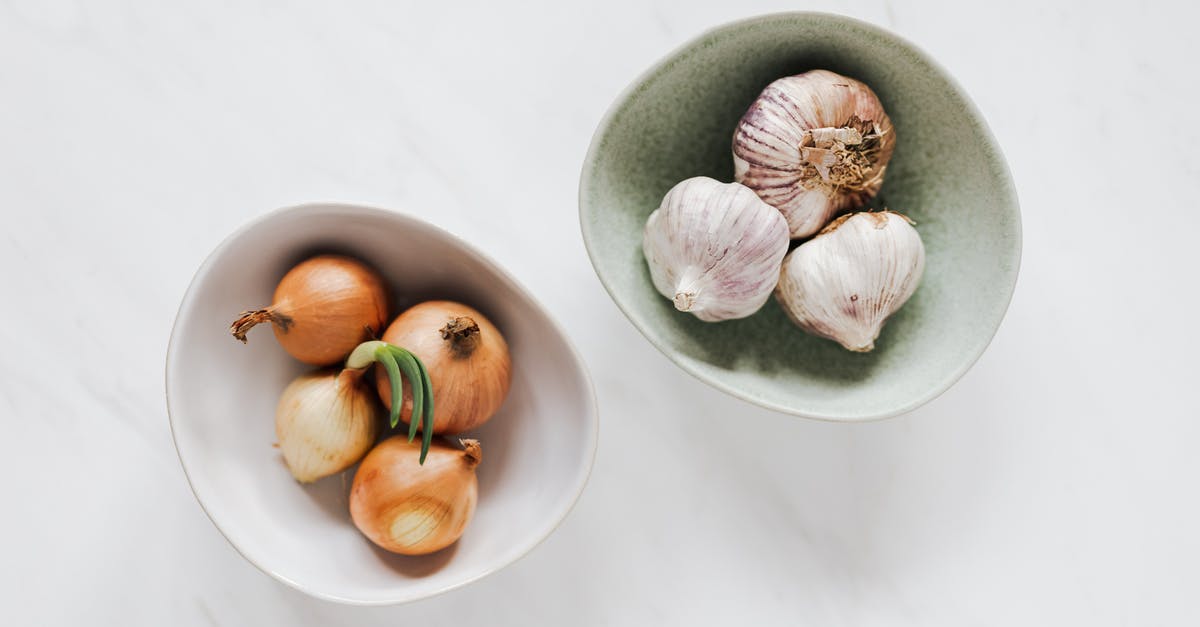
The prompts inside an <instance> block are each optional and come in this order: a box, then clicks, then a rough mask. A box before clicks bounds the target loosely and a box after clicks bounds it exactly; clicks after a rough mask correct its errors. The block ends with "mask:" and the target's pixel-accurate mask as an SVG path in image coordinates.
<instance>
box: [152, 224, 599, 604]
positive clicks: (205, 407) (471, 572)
mask: <svg viewBox="0 0 1200 627" xmlns="http://www.w3.org/2000/svg"><path fill="white" fill-rule="evenodd" d="M317 252H342V253H346V254H352V255H354V256H356V257H358V258H360V259H363V260H364V261H366V262H368V263H369V264H371V265H372V266H374V267H375V268H377V269H378V270H379V271H380V272H381V273H382V274H383V275H384V277H385V279H386V280H387V281H388V284H389V285H390V286H391V287H392V289H393V290H394V291H393V294H392V303H393V306H392V311H393V314H392V315H393V316H394V315H395V313H397V312H399V311H402V310H403V308H405V307H406V306H408V305H411V304H414V303H416V302H419V301H422V300H426V299H429V298H451V299H455V300H459V301H462V302H464V303H467V304H469V305H471V306H473V307H475V308H477V309H479V310H480V311H482V312H483V313H485V314H486V315H487V316H488V317H489V318H490V319H491V320H492V321H493V322H494V323H495V324H496V325H497V326H498V327H499V328H500V329H501V330H502V331H503V332H504V334H505V337H506V339H507V340H508V343H509V346H510V350H511V352H512V361H513V381H512V388H511V391H510V393H509V396H508V397H507V399H506V400H505V402H504V404H503V406H502V407H501V409H500V411H499V413H498V414H497V415H496V416H495V417H493V418H492V419H491V420H490V421H489V422H488V423H487V424H485V425H483V426H482V427H481V428H479V429H478V430H476V431H474V432H472V433H471V434H470V435H471V436H472V437H475V438H478V439H479V440H480V442H481V443H482V445H483V462H482V463H481V464H480V466H479V470H478V477H479V495H480V496H479V504H478V509H477V510H476V513H475V517H474V519H473V520H472V521H471V523H470V526H469V527H468V528H467V530H466V533H465V534H464V535H463V537H462V538H461V539H460V540H459V542H458V543H456V544H455V545H453V546H451V547H450V548H448V549H445V550H443V551H441V552H438V553H435V554H432V555H429V556H425V557H405V556H400V555H393V554H391V553H388V552H386V551H383V550H382V549H378V548H376V547H375V546H374V545H373V544H371V543H370V542H369V541H367V539H366V538H365V537H364V536H362V535H360V534H359V532H358V530H357V529H356V528H355V527H354V525H353V523H352V522H351V520H350V515H349V512H348V509H347V507H348V506H347V495H348V492H349V485H350V482H351V480H352V478H353V469H351V470H348V471H346V472H344V473H342V474H341V475H337V476H333V477H328V478H325V479H322V480H320V481H318V482H316V483H315V484H312V485H310V486H302V485H300V484H298V483H297V482H296V481H294V480H293V479H292V477H291V475H290V474H289V473H288V470H287V468H286V467H285V466H284V464H283V461H282V458H281V456H280V454H279V452H278V451H277V450H276V449H274V448H272V443H274V442H275V432H274V415H275V405H276V402H277V401H278V398H279V394H280V392H281V391H282V390H283V388H284V386H285V385H286V384H287V383H288V381H290V380H291V379H292V378H293V377H295V376H296V375H298V374H300V373H301V372H304V371H306V370H307V367H305V366H304V365H302V364H300V363H298V362H296V361H295V360H293V359H292V358H290V357H289V356H288V355H287V354H286V353H285V352H284V351H283V349H281V348H280V347H279V345H278V344H277V343H276V342H275V339H274V336H273V334H272V333H271V332H270V331H269V330H268V329H266V328H264V329H254V330H253V331H251V332H250V334H249V343H248V344H246V345H242V344H241V343H239V342H237V341H236V340H234V339H233V338H232V337H230V335H229V331H228V328H229V323H230V321H231V320H232V319H233V317H234V316H236V314H237V313H238V312H239V311H242V310H244V309H247V308H253V307H258V306H262V305H263V304H267V303H270V301H271V295H272V292H273V290H274V287H275V284H276V283H277V282H278V281H279V279H280V277H282V276H283V274H284V273H285V272H286V271H287V270H288V269H289V268H290V267H291V266H292V265H294V264H295V263H297V262H299V261H301V260H302V259H304V258H306V257H308V256H309V255H311V254H314V253H317ZM166 387H167V405H168V409H169V412H170V419H171V431H172V433H173V435H174V438H175V446H176V448H177V449H178V451H179V460H180V462H181V463H182V464H183V469H184V471H185V472H186V474H187V478H188V481H189V482H190V483H191V487H192V491H193V492H195V494H196V499H197V500H199V502H200V504H201V506H202V507H203V508H204V511H206V512H207V513H208V516H209V517H210V518H211V519H212V521H213V524H215V525H216V526H217V528H218V529H220V531H221V533H223V534H224V535H225V537H226V538H228V539H229V542H230V543H231V544H232V545H233V546H234V548H236V549H237V550H238V552H239V553H241V554H242V555H243V556H244V557H245V558H246V559H247V560H249V561H250V562H252V563H253V564H254V565H255V566H257V567H259V568H260V569H262V570H263V571H264V572H266V573H268V574H270V575H271V576H273V577H275V578H276V579H279V580H280V581H282V582H284V583H286V584H288V585H291V586H294V587H295V588H298V589H300V590H302V591H304V592H307V593H309V594H312V595H314V596H317V597H321V598H325V599H329V600H334V601H341V602H346V603H356V604H390V603H401V602H405V601H412V600H415V599H419V598H422V597H427V596H430V595H433V594H436V593H439V592H443V591H446V590H450V589H452V588H455V587H458V586H462V585H464V584H466V583H469V582H472V581H474V580H477V579H479V578H480V577H483V576H484V575H487V574H489V573H492V572H495V571H496V570H498V569H500V568H503V567H504V566H506V565H507V564H510V563H512V562H513V561H515V560H516V559H518V558H519V557H521V556H522V555H524V554H525V553H526V552H527V551H529V550H530V549H532V548H533V547H534V546H535V545H536V544H537V543H538V542H540V541H541V540H542V539H544V538H545V537H546V536H547V535H549V534H550V533H551V532H552V531H553V530H554V528H555V527H556V526H557V525H558V524H559V522H560V521H561V520H562V519H563V518H564V517H565V516H566V514H567V512H568V511H569V510H570V509H571V506H572V505H573V504H574V503H575V500H576V498H577V497H578V496H579V494H580V492H581V491H582V490H583V486H584V483H585V482H586V481H587V477H588V473H589V471H590V469H591V465H592V459H593V457H594V455H595V449H596V432H597V414H596V404H595V400H594V396H593V392H592V387H591V382H590V380H589V378H588V374H587V371H586V369H585V367H584V365H583V363H582V362H581V361H580V358H579V356H578V355H577V354H576V352H575V351H574V350H573V349H572V347H571V344H570V343H569V342H568V341H567V338H566V337H565V336H564V335H563V332H562V330H561V329H560V328H559V327H558V325H557V324H555V322H554V321H553V320H551V318H550V317H549V316H548V315H547V314H546V312H545V311H544V310H543V309H542V308H541V307H540V306H539V305H538V303H537V302H536V301H535V300H534V299H533V298H532V297H531V296H530V295H529V294H528V293H527V292H525V290H524V289H522V288H521V287H520V286H519V285H517V283H516V282H515V281H514V280H513V279H512V278H511V277H510V276H509V275H508V274H506V273H505V272H504V271H503V270H502V269H500V268H499V267H498V266H496V264H495V263H493V262H491V261H489V260H488V259H487V258H486V257H484V256H483V255H481V254H480V253H479V252H477V251H476V250H474V249H473V248H471V246H469V245H468V244H466V243H465V242H463V241H461V240H459V239H457V238H455V237H454V236H452V235H450V234H448V233H446V232H444V231H442V230H440V229H438V228H436V227H433V226H431V225H429V224H427V223H425V222H422V221H420V220H418V219H415V218H411V217H407V216H404V215H401V214H397V213H393V212H389V211H383V210H379V209H370V208H366V207H357V206H350V205H338V204H314V205H305V206H300V207H294V208H290V209H284V210H280V211H277V212H274V213H271V214H268V215H267V216H265V217H263V218H261V219H259V220H256V221H255V222H253V223H251V224H249V225H247V226H245V227H243V228H242V229H240V230H238V231H237V232H235V233H234V234H232V235H230V236H229V237H228V238H227V239H226V240H225V241H224V242H223V243H222V244H221V245H220V246H218V247H217V249H216V250H215V251H213V253H212V254H211V255H210V256H209V257H208V259H207V260H206V261H205V262H204V264H203V265H202V266H201V267H200V270H199V271H198V272H197V273H196V276H195V278H194V279H193V281H192V285H191V287H190V288H189V289H188V291H187V295H186V296H184V299H183V304H182V305H181V306H180V308H179V315H178V318H177V319H176V321H175V328H174V330H173V332H172V334H171V344H170V348H169V349H168V352H167V368H166Z"/></svg>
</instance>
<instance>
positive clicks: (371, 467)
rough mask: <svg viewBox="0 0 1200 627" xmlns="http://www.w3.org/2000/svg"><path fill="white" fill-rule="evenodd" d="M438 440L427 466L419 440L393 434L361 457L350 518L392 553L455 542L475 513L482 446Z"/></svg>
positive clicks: (428, 550) (422, 552)
mask: <svg viewBox="0 0 1200 627" xmlns="http://www.w3.org/2000/svg"><path fill="white" fill-rule="evenodd" d="M461 443H462V445H463V448H462V449H458V448H454V447H452V446H449V445H447V444H446V443H445V442H442V441H440V440H434V442H433V445H432V446H431V448H430V449H429V456H428V458H427V459H426V460H425V463H424V464H423V465H421V464H419V463H418V462H417V452H418V451H419V450H420V444H419V443H417V442H408V441H407V440H406V439H405V438H403V437H401V436H394V437H391V438H388V439H387V440H384V441H383V442H380V443H379V445H378V446H376V447H375V448H374V449H372V450H371V452H370V453H368V454H367V456H366V457H365V458H363V460H362V464H360V465H359V467H358V472H356V473H355V475H354V484H353V486H352V487H351V488H350V517H351V518H352V519H353V520H354V525H355V526H356V527H358V529H359V531H361V532H362V533H363V535H365V536H367V538H368V539H370V540H371V541H372V542H374V543H375V544H377V545H379V546H380V547H381V548H384V549H386V550H388V551H392V552H393V553H400V554H403V555H425V554H428V553H433V552H435V551H440V550H441V549H444V548H446V547H448V546H450V545H451V544H454V542H456V541H457V540H458V539H459V538H460V537H461V536H462V534H463V531H465V530H466V528H467V524H468V523H469V522H470V521H471V517H472V516H474V514H475V505H476V502H477V501H478V498H479V482H478V479H476V477H475V467H476V466H478V465H479V462H480V460H481V459H482V449H481V448H480V446H479V442H477V441H475V440H462V441H461Z"/></svg>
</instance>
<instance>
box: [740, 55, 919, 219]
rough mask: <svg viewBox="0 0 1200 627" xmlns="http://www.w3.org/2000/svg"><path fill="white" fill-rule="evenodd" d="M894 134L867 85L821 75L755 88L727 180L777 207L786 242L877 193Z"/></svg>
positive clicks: (825, 72)
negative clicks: (788, 235)
mask: <svg viewBox="0 0 1200 627" xmlns="http://www.w3.org/2000/svg"><path fill="white" fill-rule="evenodd" d="M895 145H896V134H895V132H894V130H893V129H892V121H891V120H890V119H889V118H888V116H887V114H886V113H884V111H883V104H882V103H880V102H879V98H878V97H877V96H876V95H875V92H873V91H871V88H870V87H867V86H866V85H865V84H863V83H861V82H859V81H856V80H854V79H852V78H847V77H845V76H842V75H840V74H835V73H833V72H830V71H828V70H813V71H811V72H805V73H804V74H800V75H798V76H789V77H787V78H781V79H779V80H777V81H775V82H773V83H771V84H770V85H767V88H766V89H765V90H763V92H762V95H760V96H759V97H758V99H757V100H755V101H754V104H752V105H751V106H750V109H749V110H748V111H746V114H745V115H744V116H742V119H741V121H740V122H738V125H737V130H735V131H734V134H733V163H734V178H735V179H736V180H737V181H738V182H739V183H741V184H743V185H745V186H747V187H749V188H750V189H752V190H754V191H755V192H756V193H757V194H758V195H759V196H761V197H762V199H763V200H765V201H766V202H767V204H769V205H771V206H773V207H776V208H778V209H779V210H780V211H781V212H783V215H784V217H785V218H787V222H788V227H789V228H790V229H791V233H792V237H797V238H799V237H808V236H809V235H812V234H813V233H816V232H817V231H818V230H820V229H821V227H823V226H825V224H826V223H828V222H829V220H830V218H832V217H833V216H834V215H835V214H837V213H838V212H841V211H846V210H850V209H857V208H859V207H862V206H863V205H865V204H866V203H867V201H868V200H870V199H871V198H872V197H874V196H875V194H876V193H878V192H879V187H880V186H881V185H883V173H884V170H886V169H887V163H888V161H889V160H890V159H891V158H892V150H893V149H894V148H895Z"/></svg>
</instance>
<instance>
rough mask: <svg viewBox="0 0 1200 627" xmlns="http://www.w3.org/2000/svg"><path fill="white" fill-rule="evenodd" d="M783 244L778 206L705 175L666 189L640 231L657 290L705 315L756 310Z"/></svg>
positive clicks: (775, 275) (723, 316)
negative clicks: (657, 205)
mask: <svg viewBox="0 0 1200 627" xmlns="http://www.w3.org/2000/svg"><path fill="white" fill-rule="evenodd" d="M787 249H788V227H787V222H786V221H785V220H784V219H783V216H782V215H780V213H779V212H778V211H776V210H775V209H774V208H773V207H771V206H770V205H768V204H766V203H764V202H763V201H762V200H761V199H759V197H758V196H757V195H755V193H754V192H753V191H751V190H750V189H748V188H746V187H745V186H743V185H740V184H738V183H721V182H719V181H716V180H713V179H710V178H708V177H704V176H698V177H694V178H690V179H687V180H685V181H683V182H681V183H679V184H677V185H676V186H675V187H673V188H671V191H669V192H667V195H666V196H664V197H663V200H662V204H661V205H660V206H659V208H658V209H657V210H655V211H654V212H653V213H651V214H650V217H649V219H647V220H646V228H645V231H644V232H643V237H642V252H643V253H644V254H645V256H646V263H647V265H648V266H649V267H650V278H651V279H652V280H653V282H654V287H655V289H657V290H658V292H659V293H660V294H662V295H663V296H666V297H667V298H668V299H670V300H672V301H673V302H674V303H675V308H676V309H678V310H679V311H686V312H689V313H691V314H692V315H694V316H696V317H697V318H699V319H701V320H704V321H706V322H716V321H719V320H731V319H735V318H745V317H746V316H749V315H750V314H753V313H754V312H756V311H758V310H759V308H761V307H762V306H763V303H765V302H766V301H767V298H768V297H770V295H771V290H772V289H773V288H774V287H775V283H776V281H778V280H779V264H780V263H781V262H782V260H783V256H784V255H786V254H787Z"/></svg>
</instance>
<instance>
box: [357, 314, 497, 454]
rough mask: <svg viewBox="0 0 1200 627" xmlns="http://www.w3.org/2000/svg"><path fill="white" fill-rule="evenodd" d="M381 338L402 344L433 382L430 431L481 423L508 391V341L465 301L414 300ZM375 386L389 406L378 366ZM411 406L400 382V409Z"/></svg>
mask: <svg viewBox="0 0 1200 627" xmlns="http://www.w3.org/2000/svg"><path fill="white" fill-rule="evenodd" d="M383 341H385V342H387V343H389V344H393V345H396V346H402V347H404V348H405V349H407V350H408V351H410V352H411V353H412V354H413V355H415V356H416V357H418V358H419V359H420V361H421V362H423V363H424V365H425V368H426V369H427V371H428V373H429V380H430V382H431V383H432V387H433V391H432V397H433V406H434V411H433V432H434V433H438V434H453V433H462V432H463V431H467V430H470V429H474V428H475V427H478V426H479V425H482V424H483V423H484V422H487V420H488V419H489V418H491V417H492V415H493V414H495V413H496V410H498V409H499V408H500V405H501V403H503V402H504V397H505V396H507V395H508V387H509V384H510V383H511V381H512V362H511V359H510V357H509V353H508V344H507V343H506V342H505V341H504V337H503V336H502V335H500V331H499V330H498V329H497V328H496V326H495V325H493V324H492V323H491V321H490V320H488V319H487V318H486V317H484V315H483V314H481V313H479V312H478V311H476V310H474V309H472V308H470V307H468V306H466V305H463V304H461V303H455V302H451V301H445V300H438V301H428V302H424V303H421V304H419V305H416V306H415V307H412V308H411V309H409V310H408V311H405V312H404V313H402V314H400V316H399V317H397V318H396V319H395V320H394V321H393V322H392V324H391V325H390V326H389V327H388V328H387V331H384V333H383ZM376 389H377V390H378V392H379V398H381V399H383V403H384V404H385V405H387V406H388V407H391V406H392V390H391V386H390V384H389V381H388V378H387V376H386V374H385V373H383V372H380V371H379V370H376ZM411 406H412V391H411V386H405V388H404V404H403V409H402V411H403V413H406V414H407V413H411ZM422 427H423V426H422Z"/></svg>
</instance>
